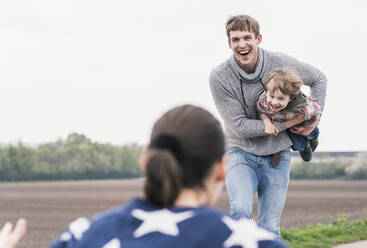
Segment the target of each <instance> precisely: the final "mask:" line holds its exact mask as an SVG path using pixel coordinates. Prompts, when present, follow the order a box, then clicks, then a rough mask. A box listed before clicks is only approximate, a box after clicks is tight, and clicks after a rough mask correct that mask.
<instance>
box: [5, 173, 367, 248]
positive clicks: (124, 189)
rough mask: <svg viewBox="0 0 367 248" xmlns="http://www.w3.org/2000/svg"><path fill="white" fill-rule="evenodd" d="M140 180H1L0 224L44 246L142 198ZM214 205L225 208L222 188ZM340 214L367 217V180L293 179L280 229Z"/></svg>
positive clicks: (28, 243) (34, 247)
mask: <svg viewBox="0 0 367 248" xmlns="http://www.w3.org/2000/svg"><path fill="white" fill-rule="evenodd" d="M142 184H143V180H142V179H133V180H102V181H78V182H37V183H34V182H33V183H1V184H0V225H1V226H2V225H3V224H4V223H5V222H6V221H12V222H15V221H16V219H17V218H18V217H24V218H26V219H27V220H28V226H29V228H28V233H27V235H26V238H25V239H24V240H23V241H22V242H21V244H20V245H19V246H18V247H20V248H40V247H47V246H48V244H49V243H50V242H51V241H52V240H54V239H55V238H57V237H58V236H59V235H60V234H61V233H62V232H63V230H64V229H65V227H66V226H67V225H68V223H70V222H71V221H72V220H74V219H76V218H78V217H80V216H85V217H92V216H93V215H94V214H96V213H98V212H101V211H104V210H106V209H108V208H111V207H115V206H118V205H120V204H123V203H125V202H127V201H128V200H129V199H131V198H133V197H136V196H141V189H142ZM216 207H217V208H220V209H223V210H225V211H228V197H227V194H226V192H225V189H224V190H223V193H222V195H221V197H220V199H219V201H218V203H217V204H216ZM256 208H257V207H256V205H255V206H254V218H256V215H257V214H256ZM339 214H344V215H346V216H347V217H348V218H349V220H362V219H365V218H367V181H292V182H291V183H290V185H289V189H288V196H287V201H286V206H285V209H284V212H283V216H282V219H281V227H282V228H289V227H301V226H305V225H310V224H316V223H330V222H332V221H334V220H336V219H337V217H338V215H339Z"/></svg>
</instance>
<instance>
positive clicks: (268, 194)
mask: <svg viewBox="0 0 367 248" xmlns="http://www.w3.org/2000/svg"><path fill="white" fill-rule="evenodd" d="M227 157H228V172H227V176H226V187H227V192H228V196H229V205H230V214H231V216H232V217H234V218H235V219H239V218H242V217H244V218H251V214H252V208H253V201H254V196H255V193H256V192H257V195H258V213H259V218H258V224H259V225H260V226H261V227H263V228H265V229H268V230H269V231H271V232H273V233H275V234H276V235H277V236H278V239H280V230H279V224H280V216H281V215H282V212H283V208H284V203H285V198H286V195H287V189H288V182H289V171H290V151H289V150H284V151H282V152H281V154H280V159H279V162H278V165H277V166H276V167H272V165H271V162H272V156H256V155H254V154H251V153H247V152H245V151H243V150H241V149H240V148H237V147H232V148H229V150H228V151H227Z"/></svg>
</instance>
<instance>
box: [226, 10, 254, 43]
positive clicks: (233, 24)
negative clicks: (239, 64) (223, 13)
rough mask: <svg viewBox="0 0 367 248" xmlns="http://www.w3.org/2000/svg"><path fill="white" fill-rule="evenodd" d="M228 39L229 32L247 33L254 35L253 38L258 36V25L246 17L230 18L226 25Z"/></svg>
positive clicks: (252, 19) (249, 17)
mask: <svg viewBox="0 0 367 248" xmlns="http://www.w3.org/2000/svg"><path fill="white" fill-rule="evenodd" d="M226 31H227V36H228V39H229V38H230V35H229V33H230V32H231V31H249V32H253V33H254V34H255V38H257V36H258V35H259V34H260V24H259V22H258V21H256V20H255V19H254V18H252V17H251V16H248V15H237V16H230V17H229V18H228V20H227V23H226Z"/></svg>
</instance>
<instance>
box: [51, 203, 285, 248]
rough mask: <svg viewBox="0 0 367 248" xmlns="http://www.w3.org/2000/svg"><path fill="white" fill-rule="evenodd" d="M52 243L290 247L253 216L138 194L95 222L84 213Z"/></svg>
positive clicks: (65, 246) (115, 247) (60, 246)
mask: <svg viewBox="0 0 367 248" xmlns="http://www.w3.org/2000/svg"><path fill="white" fill-rule="evenodd" d="M50 247H51V248H71V247H73V248H74V247H75V248H77V247H88V248H93V247H101V248H120V247H121V248H123V247H127V248H147V247H150V248H158V247H159V248H165V247H169V248H172V247H175V248H188V247H200V248H206V247H208V248H209V247H210V248H217V247H218V248H219V247H228V248H284V247H286V246H285V244H284V243H282V242H279V241H277V240H275V235H273V234H272V233H270V232H268V231H265V230H263V229H261V228H259V227H258V226H257V225H256V224H255V223H254V222H253V221H252V220H246V219H242V220H234V219H232V218H231V217H229V215H227V214H226V213H224V212H221V211H219V210H216V209H213V208H211V207H206V206H204V207H198V208H188V207H174V208H157V207H155V206H153V205H151V204H150V203H148V202H147V201H145V200H142V199H134V200H132V201H130V202H129V203H128V204H126V205H124V206H121V207H118V208H115V209H112V210H109V211H107V212H104V213H102V214H99V215H98V216H96V217H95V218H94V219H93V220H91V221H89V220H87V219H86V218H79V219H77V220H75V221H74V222H72V223H71V224H70V225H69V227H68V228H67V229H66V231H65V232H64V233H63V234H61V236H60V237H59V238H58V239H57V240H56V241H55V242H53V243H52V244H51V246H50Z"/></svg>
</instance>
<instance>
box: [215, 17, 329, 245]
mask: <svg viewBox="0 0 367 248" xmlns="http://www.w3.org/2000/svg"><path fill="white" fill-rule="evenodd" d="M226 31H227V37H228V44H229V47H230V49H232V52H233V55H232V56H231V57H230V58H229V59H228V60H226V61H225V62H223V63H222V64H220V65H219V66H218V67H217V68H215V69H213V70H212V72H211V75H210V79H209V82H210V89H211V93H212V95H213V99H214V103H215V105H216V107H217V110H218V112H219V114H220V115H221V117H222V118H223V120H224V125H225V129H226V136H227V156H228V174H227V177H226V186H227V191H228V195H229V198H230V213H231V215H232V216H233V217H235V218H241V217H245V218H251V214H252V207H253V200H254V195H255V193H256V192H257V193H258V207H259V219H258V221H259V224H260V225H261V226H263V227H265V228H267V229H268V230H270V231H272V232H274V233H275V234H276V235H278V237H279V238H280V232H279V224H280V216H281V214H282V211H283V208H284V203H285V199H286V194H287V188H288V182H289V172H290V150H289V148H290V146H291V145H292V142H291V141H290V139H289V137H288V135H287V132H286V129H287V128H290V129H291V131H292V132H294V133H297V134H300V135H307V134H309V133H311V132H312V130H313V129H314V128H315V127H316V126H317V124H318V123H316V124H315V126H314V127H311V128H307V129H305V128H298V127H297V128H295V127H293V126H295V125H297V124H299V123H300V122H302V121H303V119H294V120H289V121H286V122H274V124H275V125H276V126H277V128H278V130H279V133H278V135H276V136H275V135H269V134H266V133H265V130H264V124H263V122H262V121H261V120H260V118H259V114H258V112H257V110H256V99H257V97H258V95H259V94H260V93H261V92H262V91H263V90H264V82H265V79H266V78H267V77H268V75H269V74H270V73H271V72H272V71H273V70H275V69H277V68H280V67H289V68H292V69H294V70H295V71H296V72H297V73H298V74H299V75H300V77H301V78H302V80H303V82H304V84H305V85H307V86H309V87H310V89H311V97H313V98H315V99H317V100H318V102H319V104H320V106H321V108H322V109H323V107H324V103H325V97H326V77H325V75H324V74H323V73H322V72H321V71H320V70H318V69H316V68H315V67H313V66H311V65H308V64H306V63H304V62H301V61H299V60H297V59H295V58H293V57H291V56H288V55H286V54H283V53H278V52H271V51H267V50H265V49H262V48H260V47H259V45H260V44H261V41H262V35H261V34H260V25H259V23H258V22H257V21H256V20H255V19H254V18H252V17H250V16H247V15H238V16H232V17H230V18H229V19H228V21H227V23H226Z"/></svg>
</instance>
